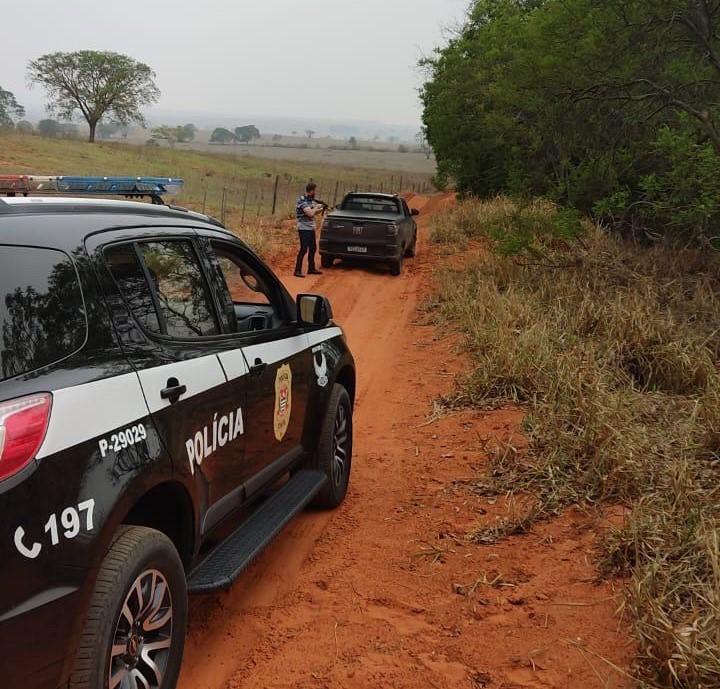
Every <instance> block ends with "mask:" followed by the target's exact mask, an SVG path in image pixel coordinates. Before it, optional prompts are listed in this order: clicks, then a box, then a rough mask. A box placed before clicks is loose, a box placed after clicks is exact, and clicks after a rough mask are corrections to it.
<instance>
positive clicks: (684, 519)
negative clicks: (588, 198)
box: [426, 197, 720, 688]
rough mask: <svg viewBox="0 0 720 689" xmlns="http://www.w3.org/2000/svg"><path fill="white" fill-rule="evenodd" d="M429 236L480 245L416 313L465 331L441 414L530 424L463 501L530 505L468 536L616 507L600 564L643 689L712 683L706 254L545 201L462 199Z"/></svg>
mask: <svg viewBox="0 0 720 689" xmlns="http://www.w3.org/2000/svg"><path fill="white" fill-rule="evenodd" d="M433 238H434V241H435V242H437V243H441V244H443V243H444V244H447V243H448V242H451V243H459V244H463V243H465V245H467V243H468V242H477V241H480V242H482V243H483V244H484V246H485V247H487V249H486V250H481V251H474V252H471V254H472V255H471V257H469V258H468V259H467V262H466V264H465V265H464V266H463V267H462V268H460V269H458V268H457V267H455V268H450V267H447V268H445V269H443V270H441V271H440V272H439V274H438V277H437V290H436V294H435V296H434V298H433V300H432V301H431V303H429V304H428V305H427V307H426V308H427V310H428V312H429V314H430V315H431V317H432V318H433V319H434V320H435V321H436V322H439V323H445V324H450V323H451V324H455V325H456V326H457V327H459V328H460V330H461V331H462V332H463V333H464V336H465V339H464V342H465V347H466V349H467V352H468V354H469V357H470V362H471V366H470V370H469V372H468V373H467V375H466V376H465V378H464V379H463V380H462V382H461V384H460V385H459V387H458V389H457V390H456V391H455V393H453V395H451V396H449V397H447V398H445V399H443V400H442V403H443V405H444V406H445V408H447V409H454V408H457V407H464V406H472V407H482V408H495V407H499V406H503V405H507V404H508V403H511V404H517V405H521V406H522V407H523V408H524V409H525V410H526V412H527V414H526V418H525V422H524V430H525V432H526V434H527V437H528V441H529V446H528V450H527V452H515V451H513V452H508V451H507V449H506V448H505V449H503V448H500V449H499V450H498V451H496V452H494V453H493V456H492V458H491V466H490V468H489V471H487V473H486V474H484V475H482V476H480V477H478V479H477V481H476V482H475V483H476V487H475V489H476V490H477V491H478V492H480V493H482V494H486V495H487V494H496V495H500V494H508V495H510V496H512V495H513V494H517V495H524V496H531V500H530V501H529V503H528V504H529V507H528V509H527V510H526V511H524V512H523V513H521V514H517V515H513V516H512V517H511V518H509V519H508V520H507V521H505V522H500V523H497V524H495V525H493V526H492V527H490V528H489V529H484V530H481V531H478V532H477V533H476V534H475V540H476V541H479V542H481V543H486V542H494V541H495V540H497V539H498V538H502V537H505V536H508V535H511V534H514V533H519V532H525V531H527V530H529V529H530V528H531V527H532V524H533V523H534V522H535V521H537V520H538V519H543V518H546V517H548V516H551V515H554V514H557V513H558V511H559V510H561V509H563V508H565V507H567V506H569V505H573V504H575V505H580V506H582V507H583V508H584V509H593V508H595V507H599V506H602V505H604V504H605V505H608V504H610V505H617V504H621V505H625V506H628V507H629V508H631V509H630V510H629V513H628V517H627V518H626V523H625V525H624V526H623V527H622V528H620V529H617V530H616V531H614V532H613V533H612V535H611V536H610V537H609V538H608V539H607V542H606V543H605V548H604V555H603V558H602V562H601V563H600V564H601V570H602V572H604V573H605V574H611V573H620V574H626V575H630V584H629V587H628V609H629V610H630V611H631V612H632V613H633V616H634V626H635V629H636V633H637V638H638V641H639V648H638V651H639V654H638V657H639V660H638V665H637V676H638V679H639V680H641V681H642V682H644V683H645V686H648V687H678V688H679V687H694V688H699V687H711V686H718V683H719V682H720V653H718V648H720V481H719V480H718V479H719V478H720V477H719V476H718V465H720V378H719V377H718V370H719V367H720V337H719V334H720V331H719V329H718V323H720V285H718V281H717V276H718V273H719V271H720V259H718V258H717V257H716V256H715V255H713V254H712V253H709V252H703V251H701V250H699V249H694V248H692V247H679V246H675V245H670V244H662V243H660V244H657V245H655V246H650V247H647V246H644V247H641V246H638V245H635V244H631V243H628V242H627V241H624V240H622V239H620V238H617V237H615V236H611V235H608V234H606V233H604V232H603V231H602V230H601V229H600V228H597V227H594V226H591V225H589V224H587V223H580V222H579V220H578V218H576V217H569V216H567V215H566V214H564V213H559V212H558V211H557V210H556V209H555V208H554V207H553V206H552V205H551V204H549V203H547V202H542V201H538V202H532V203H525V204H516V203H514V202H513V201H511V200H510V199H507V198H504V197H500V198H498V199H495V200H493V201H490V202H480V201H477V200H469V201H464V202H461V203H460V204H459V205H458V206H457V208H456V209H455V210H453V211H450V212H449V213H447V214H446V215H444V216H443V217H441V218H439V219H438V221H437V222H436V227H435V232H434V237H433Z"/></svg>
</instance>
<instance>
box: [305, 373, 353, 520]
mask: <svg viewBox="0 0 720 689" xmlns="http://www.w3.org/2000/svg"><path fill="white" fill-rule="evenodd" d="M341 407H342V408H343V409H344V414H345V419H346V421H347V424H348V428H347V433H348V441H347V443H348V444H347V447H346V448H345V449H346V462H345V469H344V472H343V475H342V478H341V480H340V481H336V480H335V476H336V474H335V473H334V465H335V461H336V460H335V433H336V420H337V419H338V414H339V413H340V411H339V410H340V408H341ZM312 462H313V468H314V469H317V470H318V471H322V472H323V473H324V474H325V475H326V476H327V479H328V480H327V481H326V482H325V485H324V486H323V487H322V489H321V490H320V492H319V493H318V494H317V495H316V496H315V499H314V500H313V503H312V504H313V506H314V507H321V508H324V509H332V508H334V507H337V506H338V505H340V504H341V503H342V502H343V500H345V494H346V493H347V489H348V483H349V482H350V470H351V467H352V402H351V401H350V395H348V392H347V390H346V389H345V388H344V387H343V386H342V385H339V384H338V383H336V384H335V385H334V386H333V389H332V392H331V394H330V400H329V401H328V405H327V409H326V410H325V417H324V418H323V422H322V426H321V428H320V441H319V442H318V447H317V450H316V452H315V455H314V457H313V460H312Z"/></svg>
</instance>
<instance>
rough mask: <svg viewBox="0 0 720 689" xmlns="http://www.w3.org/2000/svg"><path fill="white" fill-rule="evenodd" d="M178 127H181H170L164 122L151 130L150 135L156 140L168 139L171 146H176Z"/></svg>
mask: <svg viewBox="0 0 720 689" xmlns="http://www.w3.org/2000/svg"><path fill="white" fill-rule="evenodd" d="M178 129H180V127H168V126H167V125H166V124H162V125H160V126H159V127H153V128H152V129H151V130H150V137H151V138H152V139H154V140H155V141H167V142H168V146H170V148H175V142H176V141H177V131H178Z"/></svg>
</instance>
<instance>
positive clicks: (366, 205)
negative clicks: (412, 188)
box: [341, 195, 400, 214]
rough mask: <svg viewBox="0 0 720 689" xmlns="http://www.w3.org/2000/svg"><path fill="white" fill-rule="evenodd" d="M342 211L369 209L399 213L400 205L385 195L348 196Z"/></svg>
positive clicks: (377, 211) (375, 211)
mask: <svg viewBox="0 0 720 689" xmlns="http://www.w3.org/2000/svg"><path fill="white" fill-rule="evenodd" d="M341 208H342V210H344V211H370V212H371V213H395V214H397V213H399V212H400V207H399V206H398V202H397V201H396V200H395V199H390V198H387V197H385V196H370V195H367V196H354V195H353V196H348V197H346V198H345V199H344V201H343V203H342V206H341Z"/></svg>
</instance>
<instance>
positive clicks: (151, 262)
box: [105, 240, 219, 339]
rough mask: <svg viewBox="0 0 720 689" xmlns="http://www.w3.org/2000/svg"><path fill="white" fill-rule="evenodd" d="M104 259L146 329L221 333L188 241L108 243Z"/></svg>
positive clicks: (190, 333)
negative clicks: (112, 244) (118, 245)
mask: <svg viewBox="0 0 720 689" xmlns="http://www.w3.org/2000/svg"><path fill="white" fill-rule="evenodd" d="M105 258H106V261H107V262H108V265H109V267H110V270H111V272H112V273H113V276H114V277H115V279H116V281H117V283H118V285H119V287H120V291H121V292H122V293H123V296H124V297H125V299H126V301H127V302H128V305H129V306H130V308H131V309H132V311H133V314H134V315H135V317H136V318H137V319H138V321H139V322H140V324H141V325H143V326H144V327H145V328H147V329H148V330H150V331H152V332H157V333H161V334H164V335H169V336H170V337H176V338H182V339H187V338H195V337H203V336H208V335H217V334H218V333H219V328H218V324H217V320H216V318H215V310H214V306H213V303H212V300H211V298H210V294H209V291H208V287H207V284H206V282H205V276H204V275H203V272H202V269H201V267H200V263H199V261H198V258H197V256H196V254H195V250H194V248H193V245H192V243H191V242H190V241H186V240H167V241H153V242H142V243H137V244H135V245H134V246H131V245H126V246H121V247H111V248H109V249H107V250H106V251H105ZM139 258H140V259H141V260H142V262H141V261H140V260H138V259H139ZM143 264H144V265H143ZM148 280H150V284H148Z"/></svg>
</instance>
